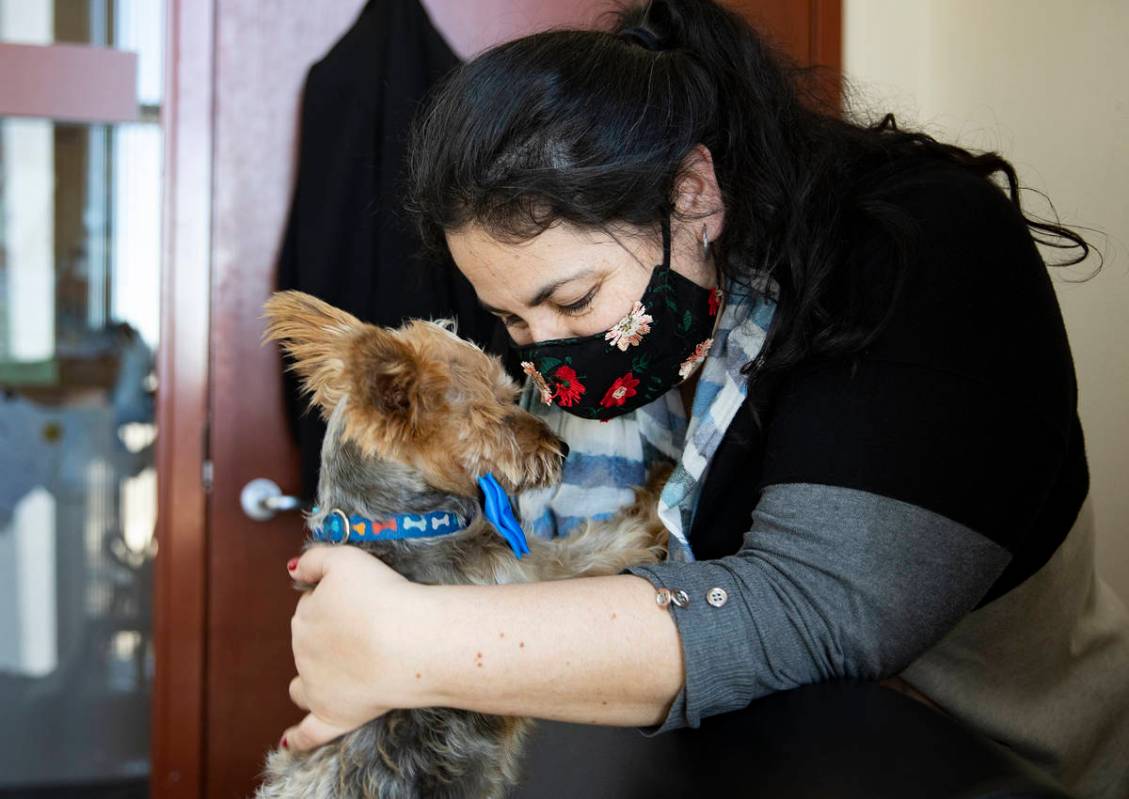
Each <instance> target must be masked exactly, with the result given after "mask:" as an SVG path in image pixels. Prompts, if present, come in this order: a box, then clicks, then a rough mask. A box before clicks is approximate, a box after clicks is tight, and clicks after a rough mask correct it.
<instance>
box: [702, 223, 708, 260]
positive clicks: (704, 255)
mask: <svg viewBox="0 0 1129 799" xmlns="http://www.w3.org/2000/svg"><path fill="white" fill-rule="evenodd" d="M709 257H710V237H709V236H708V235H707V234H706V228H705V227H704V226H703V227H702V258H704V259H706V260H709Z"/></svg>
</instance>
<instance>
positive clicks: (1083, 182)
mask: <svg viewBox="0 0 1129 799" xmlns="http://www.w3.org/2000/svg"><path fill="white" fill-rule="evenodd" d="M843 23H844V63H845V70H846V72H847V75H848V77H849V78H850V80H851V82H852V84H853V89H854V91H855V92H856V93H857V94H856V102H858V103H859V104H860V105H862V106H865V107H867V108H869V109H870V111H869V113H870V116H871V117H872V118H877V115H878V114H880V113H881V112H884V111H887V110H889V111H893V112H894V113H895V115H896V116H897V118H898V121H899V125H902V126H907V127H918V128H921V129H924V130H925V131H926V132H928V133H930V134H931V135H933V136H935V137H936V138H938V139H943V140H945V141H950V142H954V143H957V144H960V145H961V146H964V147H969V148H975V149H992V150H996V151H997V152H999V153H1001V154H1002V155H1003V156H1004V157H1005V158H1007V159H1008V160H1009V161H1011V162H1012V164H1014V166H1015V168H1016V171H1017V172H1018V174H1019V179H1020V184H1021V185H1023V186H1027V187H1030V188H1031V189H1037V190H1039V191H1042V192H1043V193H1044V194H1046V195H1047V196H1048V197H1049V198H1050V200H1051V202H1053V203H1054V207H1055V209H1056V210H1057V212H1058V215H1059V218H1060V219H1061V221H1062V223H1064V224H1066V225H1069V226H1072V227H1075V228H1076V229H1078V228H1079V227H1081V226H1086V227H1090V228H1096V229H1097V231H1101V232H1096V231H1092V230H1080V229H1079V232H1080V233H1082V234H1083V235H1084V236H1085V237H1086V239H1087V240H1088V241H1089V242H1090V243H1091V244H1095V245H1097V247H1098V248H1099V249H1101V250H1102V252H1103V254H1104V256H1105V264H1104V266H1103V267H1102V271H1101V272H1100V273H1099V274H1098V275H1097V276H1096V277H1094V278H1093V279H1092V280H1090V281H1088V282H1083V283H1074V284H1070V283H1068V282H1067V281H1066V280H1064V276H1067V275H1073V276H1078V275H1080V274H1088V273H1089V272H1090V271H1092V266H1090V267H1087V266H1086V264H1092V265H1096V264H1097V262H1098V261H1097V258H1096V256H1093V255H1092V256H1091V259H1088V260H1087V261H1086V262H1084V264H1083V265H1081V266H1077V267H1071V268H1069V269H1067V270H1058V271H1057V272H1055V270H1052V273H1053V274H1054V275H1055V277H1054V281H1055V285H1056V288H1057V290H1058V296H1059V302H1060V303H1061V305H1062V309H1063V314H1064V316H1065V317H1066V324H1067V329H1068V332H1069V335H1070V343H1071V347H1072V349H1073V352H1074V362H1075V366H1076V369H1077V371H1078V378H1079V391H1080V396H1079V407H1080V410H1081V413H1082V424H1083V427H1084V428H1085V432H1086V446H1087V450H1088V454H1089V461H1090V471H1091V496H1092V497H1093V499H1094V507H1095V512H1096V514H1097V520H1098V568H1099V570H1100V572H1101V573H1102V575H1103V576H1104V578H1105V579H1106V581H1107V582H1109V583H1110V584H1111V585H1112V586H1113V587H1114V588H1115V589H1116V590H1117V592H1118V593H1119V594H1120V595H1121V597H1122V598H1123V599H1125V600H1126V601H1129V244H1127V242H1129V80H1127V79H1126V78H1127V76H1129V49H1127V48H1126V47H1125V41H1126V38H1127V37H1129V2H1125V1H1124V0H1081V1H1080V2H1079V1H1078V0H1038V2H1032V0H845V2H844V13H843ZM1020 200H1021V201H1022V203H1023V205H1024V209H1025V210H1026V211H1027V212H1028V215H1029V216H1034V215H1038V216H1042V217H1044V218H1045V217H1049V216H1051V211H1050V207H1049V206H1048V205H1047V202H1046V200H1044V199H1043V198H1042V197H1040V196H1039V195H1038V194H1036V193H1035V192H1034V191H1024V192H1022V194H1021V197H1020ZM1043 253H1044V259H1045V260H1047V261H1048V262H1054V261H1056V260H1061V258H1062V254H1061V252H1059V251H1055V250H1050V249H1047V248H1043Z"/></svg>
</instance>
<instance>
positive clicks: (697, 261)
mask: <svg viewBox="0 0 1129 799" xmlns="http://www.w3.org/2000/svg"><path fill="white" fill-rule="evenodd" d="M704 224H705V223H704V222H702V221H698V222H697V227H698V228H701V227H703V226H704ZM693 225H694V223H690V227H687V226H685V225H680V224H679V223H678V222H677V221H674V222H672V247H671V268H672V269H673V270H674V271H675V272H678V273H679V274H681V275H683V276H684V277H687V278H689V279H690V280H692V281H694V282H695V283H697V284H698V285H699V286H702V287H704V288H713V287H714V286H716V285H717V275H716V270H715V269H714V267H713V264H712V262H710V261H706V260H705V259H704V257H703V251H702V246H701V237H700V233H699V236H698V237H697V238H696V240H693V241H691V240H689V239H690V237H692V236H693V235H694V234H693V233H691V227H692V226H693ZM613 233H614V236H613V234H611V233H605V232H603V231H593V230H588V229H583V228H578V227H575V226H573V225H570V224H567V223H558V224H556V225H554V226H553V227H550V228H549V229H547V230H546V231H544V232H543V233H541V234H540V235H538V236H536V237H535V238H533V239H530V240H528V241H524V242H520V243H508V242H501V241H498V240H497V239H494V238H492V237H491V236H490V235H489V234H488V233H486V231H485V230H483V229H482V228H481V227H479V226H477V225H474V224H469V225H466V226H464V227H462V228H460V229H458V230H456V231H449V232H448V233H447V245H448V247H449V248H450V250H451V255H452V257H453V258H454V259H455V263H456V264H457V265H458V267H459V270H460V271H461V272H462V273H463V274H464V275H466V277H467V279H468V280H469V281H470V282H471V285H473V286H474V290H475V293H476V294H477V295H478V299H479V301H480V302H481V303H482V304H483V306H485V307H486V309H487V310H489V311H490V312H491V313H493V314H495V315H496V316H498V317H499V318H500V319H501V320H502V321H503V323H504V324H505V325H506V330H507V331H508V332H509V334H510V337H511V338H512V339H513V340H514V342H515V343H516V344H519V345H525V344H529V343H531V342H534V341H545V340H549V339H558V338H568V337H571V336H589V335H593V334H595V333H600V332H602V331H604V330H607V329H608V328H610V327H611V326H612V325H614V324H615V323H616V322H618V321H619V320H620V319H622V318H623V317H624V316H626V315H627V314H628V312H630V311H631V307H632V305H633V304H634V303H635V301H636V300H638V299H639V298H640V297H642V296H643V292H644V290H645V289H646V288H647V283H648V282H649V281H650V279H651V272H652V270H653V269H654V268H655V266H656V265H658V264H660V263H662V237H661V234H658V233H656V232H653V231H648V232H640V231H638V230H631V229H627V228H620V229H618V230H616V231H613ZM617 239H618V241H617Z"/></svg>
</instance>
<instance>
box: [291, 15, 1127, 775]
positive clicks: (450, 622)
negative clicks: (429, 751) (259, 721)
mask: <svg viewBox="0 0 1129 799" xmlns="http://www.w3.org/2000/svg"><path fill="white" fill-rule="evenodd" d="M615 31H616V32H615V33H603V32H595V31H583V32H581V31H573V32H568V31H565V32H552V33H546V34H540V35H536V36H531V37H527V38H524V39H520V40H517V41H515V42H511V43H508V44H505V45H502V46H500V47H498V48H495V49H493V50H491V51H489V52H487V53H486V54H484V55H482V56H480V57H479V58H477V59H475V60H474V61H472V62H471V63H469V64H466V65H464V66H463V67H462V68H460V69H459V70H457V71H456V73H455V74H454V75H453V76H452V77H451V79H450V80H449V81H447V83H446V84H445V85H444V87H443V89H442V91H440V92H439V93H438V95H437V96H436V97H435V98H433V100H432V102H431V104H430V107H429V108H428V109H427V111H426V113H425V114H422V115H421V117H420V120H421V121H420V123H419V125H418V126H417V128H416V130H415V132H414V139H413V147H412V152H413V157H412V162H411V167H412V174H411V193H410V203H409V207H410V208H411V210H412V211H413V212H414V213H415V214H416V216H417V218H418V220H419V222H420V229H421V231H422V233H423V238H424V242H425V244H428V245H430V246H432V247H434V248H436V249H437V250H439V251H440V252H448V253H449V254H450V255H451V256H452V257H453V259H454V261H455V263H456V264H457V265H458V268H459V269H460V270H461V271H462V272H463V273H464V274H465V276H466V277H467V278H468V279H469V280H470V282H471V283H472V284H473V286H474V288H475V291H476V293H477V294H478V297H479V299H480V300H481V301H482V303H483V304H484V305H485V306H487V307H488V308H489V309H491V310H493V312H494V313H496V314H497V315H498V316H499V317H500V318H501V320H502V321H503V323H504V324H505V326H506V328H507V331H508V332H509V334H510V337H511V339H512V341H513V343H514V346H515V347H516V348H517V357H518V358H519V359H520V360H521V362H522V365H523V368H524V370H525V371H526V373H527V374H528V375H529V376H530V379H529V380H528V381H527V391H526V393H525V396H524V399H523V401H524V402H526V403H527V404H528V406H529V407H530V408H538V409H539V410H540V412H541V413H542V414H543V415H544V418H545V419H546V421H547V422H548V423H549V424H551V425H553V426H554V428H555V429H556V430H557V431H558V432H559V433H560V434H561V435H562V437H563V438H564V439H565V440H566V441H567V442H568V443H569V445H570V447H571V453H570V456H569V459H568V462H567V464H566V468H565V476H564V482H563V484H562V486H561V488H560V489H559V490H558V491H557V492H556V493H555V494H554V495H553V496H550V497H542V498H540V499H541V501H540V502H539V503H538V502H534V501H533V499H536V498H530V499H529V501H526V502H524V503H523V512H524V516H525V518H526V519H527V521H529V522H530V523H531V524H532V525H533V526H534V528H535V529H536V531H537V532H539V533H541V534H544V535H561V534H567V533H568V531H569V529H570V528H571V527H572V526H573V525H575V524H576V523H579V522H580V521H582V520H583V519H584V518H592V517H599V516H601V515H605V514H610V513H613V512H614V511H615V509H616V508H617V507H619V505H620V504H622V503H623V502H625V501H627V499H628V498H629V497H630V492H629V491H628V490H627V489H628V487H629V486H630V485H632V484H634V483H638V482H640V481H641V479H642V475H643V474H644V473H645V470H646V468H647V467H648V466H649V465H650V464H651V463H653V462H655V461H656V460H659V459H669V460H672V461H674V462H675V464H676V468H675V471H674V474H673V475H672V477H671V479H670V481H669V482H668V483H667V485H666V487H665V489H664V491H663V494H662V499H661V501H660V515H661V517H662V518H663V520H664V522H665V523H666V525H667V526H668V528H669V529H670V532H671V554H670V559H669V561H668V562H664V563H661V564H657V565H653V566H645V567H644V566H641V567H633V568H629V569H626V570H625V572H624V573H623V574H620V575H617V576H614V577H605V578H592V579H583V580H565V581H560V582H553V583H542V584H533V585H510V586H486V587H476V586H422V585H416V584H413V583H410V582H408V581H406V580H404V579H403V578H401V577H400V576H399V575H397V574H396V573H394V572H392V571H391V570H389V569H388V568H387V567H385V566H383V564H381V563H380V562H378V561H375V560H373V559H372V558H370V557H368V556H366V555H363V554H362V553H360V552H356V551H353V550H350V549H348V548H339V549H334V548H325V547H317V548H314V549H311V550H310V551H308V552H307V553H306V554H305V555H304V556H303V557H302V558H301V559H300V561H299V562H298V564H297V567H296V570H295V572H294V573H295V574H296V575H297V576H298V577H299V578H300V579H302V580H305V581H307V582H311V583H315V582H316V583H319V584H318V586H317V588H316V589H315V590H314V591H313V592H312V593H310V594H309V595H307V596H305V597H303V599H302V600H301V601H300V603H299V607H298V611H297V612H296V614H295V617H294V622H293V644H294V651H295V661H296V665H297V669H298V673H299V675H300V676H299V677H297V678H295V680H294V682H293V683H292V687H291V696H292V697H293V699H294V701H295V702H296V703H297V704H298V705H299V706H300V707H302V708H305V709H308V710H310V711H311V712H310V714H309V715H308V716H307V717H306V719H305V720H304V721H303V722H302V723H301V724H300V725H298V726H297V727H294V728H292V729H290V730H288V731H287V733H286V736H285V740H286V742H287V745H288V746H290V747H293V748H307V747H310V746H314V745H317V744H319V743H323V742H325V741H327V740H329V739H331V738H333V737H335V736H336V735H339V734H341V733H343V732H345V731H347V730H348V729H351V728H353V727H356V726H358V725H360V724H361V723H363V722H365V721H366V720H368V719H370V718H373V717H375V716H377V715H379V714H380V713H382V712H384V711H385V710H386V709H387V708H390V707H411V706H428V705H446V706H454V707H461V708H466V709H472V710H477V711H481V712H487V713H498V714H508V715H522V716H533V717H539V718H549V719H559V720H564V721H574V722H581V723H592V724H607V725H621V726H638V727H639V728H640V730H641V731H642V732H643V733H644V734H646V735H656V734H659V733H661V732H664V731H666V730H670V729H674V728H678V727H696V726H697V725H698V724H699V722H700V720H701V719H702V718H703V717H707V716H711V715H714V714H717V713H722V712H725V711H729V710H734V709H737V708H741V707H744V706H746V705H747V704H748V703H749V702H750V701H751V700H753V699H755V698H757V697H759V696H763V695H765V694H768V693H771V692H773V691H778V690H784V689H788V688H793V687H796V686H799V685H803V684H806V683H812V682H817V681H821V680H830V679H838V678H856V679H886V678H891V677H894V676H896V675H900V678H901V680H902V681H903V682H904V684H905V685H908V686H909V687H910V688H911V689H912V690H914V691H916V692H917V693H918V694H920V695H923V696H924V697H927V698H928V700H929V701H930V702H931V703H933V704H935V705H936V706H938V707H939V708H941V709H942V710H943V711H945V712H947V713H950V714H952V715H954V716H957V717H958V718H961V719H963V720H965V721H967V722H968V723H970V724H972V725H973V726H975V727H977V728H978V729H980V730H981V731H983V732H984V733H985V734H987V735H989V736H990V737H992V738H995V739H997V740H999V741H1002V742H1004V743H1005V744H1007V745H1009V746H1011V747H1013V748H1014V749H1015V750H1016V751H1018V752H1019V753H1021V754H1022V755H1024V756H1026V757H1028V758H1030V759H1031V760H1033V761H1035V762H1036V763H1038V764H1039V765H1041V766H1043V767H1045V768H1046V769H1047V770H1048V771H1049V772H1051V773H1052V774H1054V775H1055V776H1057V777H1058V778H1059V779H1060V780H1062V781H1063V782H1064V783H1065V784H1066V785H1067V786H1068V787H1069V788H1071V789H1073V790H1075V791H1077V792H1078V793H1079V794H1080V795H1085V796H1120V795H1125V794H1126V793H1127V792H1129V766H1127V765H1126V762H1125V758H1123V757H1122V755H1123V753H1124V752H1125V751H1129V712H1127V711H1129V682H1127V681H1126V679H1125V677H1124V675H1125V674H1126V673H1129V672H1127V667H1129V624H1127V621H1126V614H1125V611H1124V608H1123V607H1121V606H1120V605H1119V604H1118V603H1117V601H1116V599H1114V597H1113V596H1112V594H1111V593H1110V592H1109V591H1108V589H1106V588H1105V587H1104V586H1103V585H1101V583H1100V582H1099V581H1098V580H1097V579H1096V577H1095V576H1094V571H1093V549H1092V548H1093V541H1092V528H1091V526H1090V518H1091V517H1090V515H1089V512H1088V506H1087V504H1086V503H1085V501H1084V500H1085V498H1086V495H1087V492H1088V475H1087V471H1086V461H1085V453H1084V445H1083V438H1082V431H1081V428H1080V425H1079V422H1078V415H1077V410H1076V387H1075V379H1074V370H1073V363H1072V361H1071V356H1070V350H1069V347H1068V344H1067V340H1066V334H1065V331H1064V329H1063V324H1062V319H1061V316H1060V314H1059V310H1058V306H1057V304H1056V300H1055V296H1054V292H1053V290H1052V288H1051V284H1050V280H1049V277H1048V275H1047V273H1046V269H1045V266H1044V265H1043V263H1042V261H1041V259H1040V257H1039V254H1038V251H1037V250H1036V248H1035V246H1034V243H1033V240H1032V236H1031V233H1030V230H1029V228H1038V229H1040V230H1043V231H1045V232H1048V233H1052V234H1055V235H1056V236H1059V237H1061V238H1064V239H1067V240H1068V241H1069V242H1072V243H1073V245H1075V246H1078V247H1080V248H1081V250H1082V255H1081V257H1080V258H1078V259H1076V260H1075V261H1073V262H1072V263H1076V262H1077V261H1078V260H1081V258H1084V257H1085V254H1086V253H1087V252H1088V248H1087V246H1086V243H1085V242H1084V241H1083V240H1082V239H1081V238H1080V237H1079V236H1078V235H1076V234H1075V233H1073V232H1071V231H1069V230H1067V229H1065V228H1062V227H1059V226H1056V225H1050V224H1043V223H1037V222H1031V221H1028V220H1027V219H1026V217H1024V216H1023V215H1022V213H1021V210H1020V207H1019V202H1018V197H1017V186H1016V179H1015V172H1014V170H1013V169H1012V167H1011V165H1010V164H1008V162H1007V161H1005V160H1004V159H1002V158H1000V157H999V156H997V155H996V154H994V153H988V154H983V155H973V154H971V153H969V152H967V151H965V150H962V149H960V148H957V147H954V146H950V145H945V144H941V143H938V142H936V141H934V140H933V139H931V138H930V137H928V136H925V135H923V134H918V133H907V132H902V131H898V130H897V129H896V127H895V126H894V124H893V120H892V118H889V117H888V118H886V119H884V120H882V122H881V123H880V124H878V125H877V126H873V127H861V126H858V125H856V124H853V123H850V122H845V121H840V120H839V119H837V118H836V117H834V116H833V115H831V114H828V113H822V112H820V111H819V110H814V109H816V108H817V106H816V104H815V102H814V100H812V98H810V97H801V94H802V91H801V90H802V87H803V86H804V85H805V83H804V82H803V81H802V80H801V79H800V78H799V77H797V76H795V75H793V74H791V72H790V71H788V70H786V69H785V68H784V67H783V66H782V65H781V61H780V59H779V58H778V57H777V56H775V55H774V54H773V53H772V52H771V51H770V50H769V48H768V47H766V45H765V43H764V42H763V41H762V40H761V39H760V38H759V37H757V36H756V35H755V33H754V32H753V31H751V30H750V29H749V28H748V27H747V26H746V25H745V24H744V23H743V22H742V21H741V20H740V19H739V18H737V17H736V16H735V15H733V14H732V13H730V12H727V11H725V10H723V9H721V8H720V7H718V6H717V5H715V4H714V3H712V2H708V0H666V1H664V0H654V2H651V3H649V4H648V5H647V6H646V7H643V8H636V9H631V10H628V11H625V12H623V13H622V14H621V16H620V17H619V18H618V19H617V21H616V25H615ZM801 100H803V102H801ZM997 172H1002V173H1003V174H1004V175H1005V176H1006V178H1007V180H1008V184H1009V189H1010V199H1009V196H1008V195H1007V194H1005V193H1004V192H1003V191H1002V190H1001V189H1000V188H999V187H997V186H996V185H994V183H993V182H992V181H991V180H990V176H991V175H993V174H994V173H997ZM656 600H658V601H656ZM358 604H360V605H361V606H364V607H366V608H369V609H370V611H371V612H370V613H369V614H366V615H364V616H361V615H358V614H356V613H355V612H352V611H351V610H350V609H351V608H355V607H356V606H357V605H358ZM406 607H409V608H412V615H411V617H410V623H408V624H397V623H395V620H397V619H403V618H404V616H403V613H402V611H403V608H406ZM385 610H387V611H388V612H384V611H385ZM392 611H396V612H392ZM515 641H519V642H521V644H522V645H521V646H520V647H518V646H514V642H515ZM479 653H481V655H482V657H483V658H484V660H485V663H486V664H487V666H489V667H488V668H482V667H476V666H477V662H478V658H477V657H476V655H478V654H479ZM1083 685H1084V686H1085V689H1083V688H1082V686H1083Z"/></svg>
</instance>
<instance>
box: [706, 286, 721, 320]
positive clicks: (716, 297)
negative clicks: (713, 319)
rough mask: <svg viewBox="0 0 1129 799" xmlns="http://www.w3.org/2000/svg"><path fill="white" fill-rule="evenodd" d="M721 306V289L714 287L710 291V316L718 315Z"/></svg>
mask: <svg viewBox="0 0 1129 799" xmlns="http://www.w3.org/2000/svg"><path fill="white" fill-rule="evenodd" d="M720 307H721V289H716V288H715V289H713V290H711V291H710V299H709V314H710V316H717V309H718V308H720Z"/></svg>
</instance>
